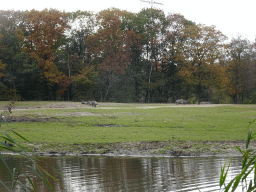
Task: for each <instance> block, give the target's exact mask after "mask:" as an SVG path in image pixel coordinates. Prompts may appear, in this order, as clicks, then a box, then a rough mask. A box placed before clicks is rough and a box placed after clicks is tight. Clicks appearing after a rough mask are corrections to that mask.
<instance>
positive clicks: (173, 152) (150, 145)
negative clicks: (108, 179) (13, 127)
mask: <svg viewBox="0 0 256 192" xmlns="http://www.w3.org/2000/svg"><path fill="white" fill-rule="evenodd" d="M88 145H90V148H93V150H86V148H84V150H83V149H82V147H81V150H79V151H56V150H54V149H48V150H47V151H40V149H39V150H34V151H33V153H32V152H29V153H27V154H28V155H31V156H35V155H38V156H51V157H58V156H106V157H214V156H215V157H232V156H242V155H241V153H240V152H239V151H238V150H237V149H236V147H235V146H238V147H240V148H241V149H242V150H244V149H245V141H167V142H157V141H155V142H129V143H112V144H106V145H102V146H101V145H97V144H88ZM201 145H203V146H204V147H198V146H201ZM93 146H94V147H93ZM250 148H251V149H252V150H253V151H255V150H256V142H255V141H253V142H252V143H251V147H250ZM1 153H2V154H9V155H18V154H17V153H16V154H15V153H9V152H1Z"/></svg>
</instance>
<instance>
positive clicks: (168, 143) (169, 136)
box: [0, 102, 256, 152]
mask: <svg viewBox="0 0 256 192" xmlns="http://www.w3.org/2000/svg"><path fill="white" fill-rule="evenodd" d="M0 104H2V105H3V103H0ZM15 106H16V109H17V110H15V108H14V110H13V113H12V114H11V115H12V116H21V118H22V117H28V118H34V119H35V118H42V119H43V118H48V121H43V122H19V123H17V122H16V123H8V126H7V125H6V124H2V127H1V129H2V131H4V132H7V133H8V131H9V130H10V129H11V130H14V131H16V132H18V133H20V134H21V135H22V136H24V137H25V138H27V139H28V140H30V141H31V142H32V143H33V145H31V146H30V147H31V148H33V149H35V150H40V151H47V150H60V151H68V150H71V151H80V152H81V151H88V150H95V149H97V150H105V149H109V148H115V147H120V143H126V145H122V147H121V148H124V146H126V148H127V149H128V150H129V148H131V147H133V148H136V147H137V146H134V145H132V144H131V142H136V143H143V142H144V143H151V144H150V145H149V147H148V145H146V146H144V148H150V147H153V148H154V145H155V143H158V144H157V146H155V148H156V149H157V148H158V149H159V148H161V150H163V151H165V150H167V149H168V150H174V149H175V148H177V147H178V148H180V147H181V146H182V147H183V148H184V149H190V148H191V150H201V149H203V148H206V149H209V150H213V149H210V148H211V147H210V146H208V144H209V143H214V142H216V141H237V140H244V139H245V138H246V127H247V125H248V123H249V122H250V121H251V120H253V119H255V118H256V112H255V111H256V105H227V106H222V105H208V106H207V105H179V106H177V105H173V104H113V103H99V106H98V107H96V108H92V107H89V106H86V105H82V104H80V102H77V103H75V102H70V103H67V102H62V103H56V102H45V103H44V102H17V103H16V105H15ZM34 106H36V107H37V108H35V107H34ZM31 107H34V108H33V109H32V108H31ZM59 107H64V108H59ZM22 108H28V109H25V110H18V109H22ZM156 141H157V142H156ZM127 143H130V144H129V145H128V144H127ZM163 143H164V144H163ZM24 144H25V143H24ZM159 145H161V146H159ZM189 146H190V147H189ZM142 147H143V146H142Z"/></svg>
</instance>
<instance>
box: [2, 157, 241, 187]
mask: <svg viewBox="0 0 256 192" xmlns="http://www.w3.org/2000/svg"><path fill="white" fill-rule="evenodd" d="M8 161H9V162H10V163H11V166H12V167H15V166H16V167H17V165H18V166H19V167H21V166H22V165H25V164H27V163H29V162H24V160H22V159H21V158H10V159H8ZM44 161H45V162H39V161H38V162H37V163H38V164H39V165H40V166H41V167H43V168H44V169H45V170H46V171H48V172H49V173H50V174H51V175H53V176H54V177H55V178H56V179H57V181H53V180H50V182H51V184H52V185H53V186H54V188H55V190H56V191H72V192H73V191H164V190H167V191H177V190H178V189H181V188H184V187H187V188H188V189H190V190H192V189H195V184H196V185H197V186H198V187H199V188H200V185H201V184H202V185H204V186H207V185H209V186H213V187H218V178H219V174H220V166H221V165H223V164H224V162H225V159H223V158H210V157H209V158H124V157H122V158H121V157H120V158H111V157H65V158H63V157H55V158H50V157H47V158H44ZM234 163H238V161H234ZM235 166H237V165H235ZM22 172H23V173H28V170H27V168H23V169H22ZM32 178H33V182H34V183H35V185H36V188H37V189H39V191H47V189H45V188H44V186H43V184H42V183H41V182H40V180H39V179H38V178H37V177H35V176H34V177H32ZM0 179H2V180H4V181H6V179H4V174H3V173H2V171H0ZM21 179H23V180H25V177H23V178H21ZM1 187H2V186H0V191H3V190H2V189H3V188H1Z"/></svg>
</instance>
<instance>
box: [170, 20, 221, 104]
mask: <svg viewBox="0 0 256 192" xmlns="http://www.w3.org/2000/svg"><path fill="white" fill-rule="evenodd" d="M181 38H182V39H183V41H181V42H179V43H178V44H177V47H176V54H175V56H174V57H175V60H176V61H177V62H178V63H179V66H178V75H179V76H180V77H181V78H182V79H183V80H184V81H186V82H187V84H188V85H189V86H190V88H191V87H192V88H193V89H192V90H193V93H194V94H195V95H196V97H197V100H198V103H200V102H201V101H202V99H205V98H206V97H205V96H204V94H205V93H204V91H205V90H206V89H209V88H212V87H213V86H225V83H226V80H225V69H224V66H222V65H221V64H220V60H221V57H222V51H223V47H224V44H223V42H224V39H225V36H224V35H223V34H222V33H221V32H220V31H217V30H216V29H215V27H213V26H211V27H208V26H204V25H189V26H188V27H186V28H185V29H184V31H183V33H182V34H181Z"/></svg>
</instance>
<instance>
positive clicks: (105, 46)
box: [87, 9, 140, 100]
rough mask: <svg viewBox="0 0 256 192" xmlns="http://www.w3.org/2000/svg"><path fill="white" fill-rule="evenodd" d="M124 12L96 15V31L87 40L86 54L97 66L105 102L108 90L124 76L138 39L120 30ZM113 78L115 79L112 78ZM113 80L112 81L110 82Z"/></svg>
mask: <svg viewBox="0 0 256 192" xmlns="http://www.w3.org/2000/svg"><path fill="white" fill-rule="evenodd" d="M125 14H127V12H126V11H120V10H119V9H107V10H104V11H102V12H100V13H99V14H98V15H97V22H98V27H97V28H98V30H97V32H96V33H95V34H93V35H91V36H89V37H88V38H87V45H88V47H89V49H88V52H89V53H91V54H92V57H93V58H94V60H98V61H100V62H99V63H98V64H97V66H96V67H97V69H99V71H100V73H101V75H102V76H103V77H102V81H101V84H102V89H105V91H104V93H102V95H104V96H103V99H102V100H105V99H106V97H107V95H108V93H109V90H110V89H111V88H112V86H114V84H115V83H116V82H117V81H118V80H119V78H118V76H119V75H122V74H125V69H126V67H127V66H128V65H129V64H130V62H131V47H132V46H134V45H135V44H137V43H138V39H139V38H140V37H139V36H138V35H136V34H135V32H134V31H133V30H122V29H121V22H122V17H124V16H125ZM113 76H115V77H113ZM112 80H114V81H112Z"/></svg>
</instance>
